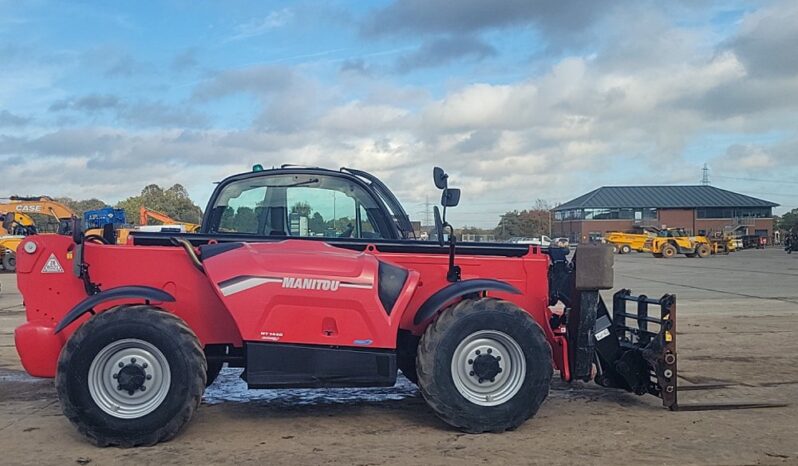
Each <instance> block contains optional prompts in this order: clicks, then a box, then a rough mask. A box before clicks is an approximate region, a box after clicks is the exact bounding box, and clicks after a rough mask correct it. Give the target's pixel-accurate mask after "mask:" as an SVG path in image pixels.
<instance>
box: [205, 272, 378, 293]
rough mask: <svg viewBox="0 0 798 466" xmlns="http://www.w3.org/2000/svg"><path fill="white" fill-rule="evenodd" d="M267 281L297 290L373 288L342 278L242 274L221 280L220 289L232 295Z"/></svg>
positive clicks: (366, 284)
mask: <svg viewBox="0 0 798 466" xmlns="http://www.w3.org/2000/svg"><path fill="white" fill-rule="evenodd" d="M267 283H280V285H281V286H282V287H283V288H290V289H295V290H319V291H338V289H339V288H360V289H365V290H370V289H371V288H373V286H372V284H371V283H356V282H342V281H340V280H329V279H326V278H302V277H258V276H252V275H242V276H239V277H235V278H231V279H229V280H225V281H223V282H220V283H219V289H220V290H221V291H222V295H223V296H230V295H233V294H236V293H240V292H242V291H246V290H249V289H250V288H255V287H256V286H260V285H265V284H267Z"/></svg>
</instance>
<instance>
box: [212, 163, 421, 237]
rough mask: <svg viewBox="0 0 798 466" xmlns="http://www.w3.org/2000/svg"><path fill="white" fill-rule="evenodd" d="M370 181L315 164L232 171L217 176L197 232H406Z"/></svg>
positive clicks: (396, 208) (399, 213)
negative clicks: (226, 175)
mask: <svg viewBox="0 0 798 466" xmlns="http://www.w3.org/2000/svg"><path fill="white" fill-rule="evenodd" d="M374 185H375V183H374V182H373V181H371V180H368V179H363V177H360V176H356V175H355V174H352V173H347V172H344V171H341V172H337V171H332V170H325V169H321V168H297V167H289V168H281V169H273V170H255V171H253V172H251V173H245V174H242V175H236V176H233V177H230V178H228V179H226V180H224V181H222V183H221V184H220V186H219V187H218V188H217V190H216V192H215V193H214V195H213V197H212V198H211V203H210V209H208V212H207V213H206V218H205V219H204V221H203V227H202V232H203V233H209V234H225V233H230V234H237V235H252V236H271V237H286V238H355V239H404V238H408V237H412V235H413V232H412V228H409V221H407V214H406V213H405V212H404V210H401V205H399V204H398V203H392V202H391V203H389V204H392V205H391V207H392V209H389V208H388V206H387V205H386V204H388V203H386V201H385V199H384V197H383V196H381V194H380V189H379V187H377V186H374ZM403 220H404V221H403Z"/></svg>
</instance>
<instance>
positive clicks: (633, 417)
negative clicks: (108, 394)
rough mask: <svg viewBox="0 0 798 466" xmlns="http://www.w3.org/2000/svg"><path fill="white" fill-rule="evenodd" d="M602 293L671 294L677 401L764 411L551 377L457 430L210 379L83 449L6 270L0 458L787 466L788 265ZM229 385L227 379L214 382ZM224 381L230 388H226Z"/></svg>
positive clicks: (651, 274)
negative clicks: (154, 421)
mask: <svg viewBox="0 0 798 466" xmlns="http://www.w3.org/2000/svg"><path fill="white" fill-rule="evenodd" d="M615 270H616V278H615V283H616V284H617V285H620V286H622V287H625V288H631V289H633V290H634V291H635V292H640V293H645V294H647V295H649V296H658V295H660V294H662V293H664V292H666V291H667V292H674V293H676V294H677V308H678V315H679V320H678V323H679V327H680V329H679V330H680V332H679V339H678V345H679V346H678V350H679V364H680V370H681V373H682V375H683V376H684V377H685V379H686V380H684V381H681V382H683V383H684V384H688V383H690V382H692V383H709V382H713V383H714V382H718V383H720V382H722V383H729V384H733V385H732V386H730V387H728V388H724V389H721V390H713V391H685V392H683V393H682V394H681V398H680V401H681V402H682V403H684V404H688V403H690V402H723V403H728V402H777V403H787V404H789V405H788V406H787V407H783V408H772V409H748V410H720V411H685V412H668V411H665V410H664V409H662V408H661V406H660V403H659V402H658V401H659V400H658V399H656V398H654V397H650V396H645V397H638V396H635V395H633V394H628V393H623V392H619V391H612V390H607V389H603V388H601V387H598V386H595V385H592V384H576V385H572V386H571V385H567V384H564V383H562V382H556V383H554V384H553V386H552V390H551V394H550V396H549V398H548V400H547V401H546V402H545V403H544V405H543V407H542V408H541V410H540V412H539V413H538V415H537V416H536V417H535V418H533V419H531V420H529V421H528V422H527V423H526V424H524V425H523V426H521V427H520V428H519V429H517V430H516V431H514V432H507V433H504V434H485V435H466V434H462V433H460V432H457V431H455V430H452V429H451V428H449V427H447V426H446V425H445V424H444V423H443V422H441V421H439V420H438V419H437V418H436V417H435V416H434V415H433V414H432V412H431V411H430V410H429V409H427V407H426V405H425V403H424V400H423V399H422V398H421V397H420V395H418V393H417V391H416V390H415V389H414V388H413V387H412V386H411V385H410V384H409V383H407V382H406V381H405V382H403V383H402V384H400V385H399V386H398V387H396V388H394V389H388V390H386V389H380V390H376V391H369V390H360V391H346V390H327V391H324V392H314V393H313V394H308V393H307V392H306V391H287V390H286V391H280V392H265V391H260V392H249V394H247V393H243V392H242V391H241V390H238V389H225V387H224V386H222V385H220V382H222V381H221V380H220V381H217V383H215V384H214V386H213V387H212V388H211V390H210V391H209V392H208V397H207V399H206V401H205V402H204V403H203V405H202V406H201V408H200V409H199V411H198V413H197V415H196V417H195V418H194V420H193V421H192V422H191V423H190V424H189V425H188V427H187V428H186V429H185V430H184V431H183V432H182V433H181V434H180V435H179V436H178V437H177V438H176V439H175V440H173V441H171V442H168V443H164V444H160V445H157V446H155V447H151V448H138V449H127V450H126V449H117V448H106V449H99V448H95V447H93V446H91V445H89V444H88V443H86V442H85V441H84V440H83V439H82V438H81V437H80V435H78V433H77V431H76V430H75V429H73V428H72V426H71V425H70V424H69V423H68V422H67V420H66V419H65V418H64V417H63V416H62V414H61V409H60V407H59V405H58V401H57V400H56V397H55V391H54V389H53V384H52V381H51V380H42V379H33V378H31V377H28V376H27V375H26V374H25V373H24V371H22V368H21V366H20V364H19V360H18V358H17V354H16V351H15V349H14V343H13V330H14V328H15V327H16V326H18V325H20V324H21V323H22V322H23V321H24V312H23V308H22V305H21V298H20V296H19V294H18V293H17V291H16V288H15V278H14V277H13V276H12V275H8V274H6V275H2V276H0V284H2V292H0V452H2V455H3V456H2V459H0V463H3V464H36V465H39V464H56V463H57V464H75V463H78V464H87V463H90V464H93V465H94V464H116V463H125V464H126V463H131V464H132V463H134V462H135V464H138V465H142V464H188V463H194V464H208V463H238V464H262V463H271V464H320V463H326V464H352V465H380V464H458V465H460V464H480V463H482V464H533V463H545V464H577V463H578V464H610V463H629V464H638V463H656V464H674V463H680V464H798V402H797V401H798V286H796V285H798V256H796V255H793V256H788V255H786V254H785V253H784V252H783V251H780V250H777V249H770V250H749V251H742V252H739V253H736V254H733V255H730V256H718V257H712V258H708V259H688V258H675V259H670V260H665V259H660V260H655V259H653V258H652V257H650V256H649V255H645V254H636V253H633V254H630V255H626V256H618V257H617V260H616V265H615ZM223 376H224V377H222V378H223V379H225V380H226V381H232V382H231V383H232V385H230V386H232V387H239V388H240V382H237V381H236V380H235V379H236V374H235V373H234V372H233V371H232V370H227V372H226V373H224V374H223ZM237 384H238V385H237Z"/></svg>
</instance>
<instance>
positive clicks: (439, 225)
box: [432, 206, 443, 246]
mask: <svg viewBox="0 0 798 466" xmlns="http://www.w3.org/2000/svg"><path fill="white" fill-rule="evenodd" d="M432 213H433V215H434V216H435V234H436V236H437V237H438V244H440V245H441V246H443V220H441V210H440V209H438V206H435V207H434V208H433V209H432Z"/></svg>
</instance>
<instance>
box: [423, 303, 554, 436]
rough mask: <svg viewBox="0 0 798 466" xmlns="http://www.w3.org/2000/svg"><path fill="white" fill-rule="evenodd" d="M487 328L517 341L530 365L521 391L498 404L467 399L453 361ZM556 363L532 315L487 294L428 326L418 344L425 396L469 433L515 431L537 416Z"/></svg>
mask: <svg viewBox="0 0 798 466" xmlns="http://www.w3.org/2000/svg"><path fill="white" fill-rule="evenodd" d="M486 330H487V331H496V332H501V333H502V334H504V335H505V336H508V337H510V338H511V339H513V340H514V342H515V343H516V344H517V345H518V346H519V347H520V350H521V351H522V353H523V360H524V361H525V364H526V371H525V373H524V376H523V378H522V379H521V380H523V382H522V385H520V389H519V390H518V391H517V392H515V393H514V394H513V395H512V397H511V398H509V399H508V400H507V401H504V402H502V403H501V404H498V405H494V406H483V405H480V404H476V403H475V402H473V401H471V400H469V399H468V398H466V396H464V395H463V394H462V393H461V392H460V390H458V388H457V386H456V385H455V382H454V376H453V364H452V360H453V358H454V357H455V352H456V349H457V348H458V345H460V343H461V342H462V341H465V340H466V339H467V338H468V337H469V336H471V335H473V334H474V333H475V332H480V331H486ZM519 359H520V358H519ZM469 361H471V360H469ZM551 361H552V359H551V346H549V343H548V342H547V341H546V337H545V334H544V333H543V330H542V329H541V328H540V326H539V325H538V324H537V323H536V322H535V321H534V319H532V317H531V316H530V315H529V314H528V313H526V312H524V311H523V310H522V309H521V308H519V307H518V306H516V305H515V304H513V303H510V302H507V301H502V300H498V299H493V298H481V299H476V300H475V299H466V300H463V301H460V302H459V303H457V304H455V305H453V306H451V307H449V308H448V309H446V310H444V311H443V312H442V313H441V314H440V315H439V316H438V318H437V319H436V320H435V321H434V322H433V323H432V324H430V326H429V327H427V329H426V331H425V332H424V335H423V336H422V338H421V342H420V344H419V346H418V357H417V359H416V367H417V373H418V379H419V387H420V388H421V394H422V395H423V396H424V399H426V400H427V403H428V404H429V405H430V407H431V408H432V409H433V411H435V413H436V414H437V415H438V417H440V418H441V419H443V420H444V421H445V422H446V423H448V424H449V425H452V426H454V427H457V428H458V429H460V430H463V431H465V432H468V433H481V432H503V431H505V430H512V429H515V428H516V427H518V426H519V425H521V424H523V423H524V421H526V420H527V419H529V418H530V417H532V416H534V415H535V413H536V412H537V411H538V408H540V405H541V403H543V400H545V399H546V396H547V395H548V393H549V385H550V383H551V377H552V362H551ZM505 364H506V363H505ZM508 373H509V374H511V372H508ZM469 375H473V372H472V373H471V374H469ZM497 378H498V377H497ZM480 383H482V382H480Z"/></svg>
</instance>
